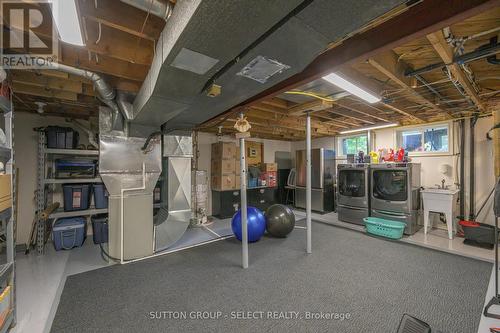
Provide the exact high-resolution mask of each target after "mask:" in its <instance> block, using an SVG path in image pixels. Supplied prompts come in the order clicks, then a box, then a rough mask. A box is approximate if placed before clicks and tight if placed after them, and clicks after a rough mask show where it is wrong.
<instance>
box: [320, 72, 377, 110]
mask: <svg viewBox="0 0 500 333" xmlns="http://www.w3.org/2000/svg"><path fill="white" fill-rule="evenodd" d="M323 79H324V80H326V81H328V82H330V83H331V84H334V85H336V86H337V87H339V88H342V89H344V90H345V91H348V92H350V93H351V94H353V95H355V96H358V97H359V98H361V99H364V100H365V101H367V102H368V103H376V102H380V97H378V96H375V95H374V94H372V93H370V92H368V91H366V90H364V89H362V88H360V87H358V86H357V85H355V84H352V83H351V82H349V81H347V80H346V79H344V78H342V77H340V76H338V75H337V74H335V73H331V74H328V75H326V76H323Z"/></svg>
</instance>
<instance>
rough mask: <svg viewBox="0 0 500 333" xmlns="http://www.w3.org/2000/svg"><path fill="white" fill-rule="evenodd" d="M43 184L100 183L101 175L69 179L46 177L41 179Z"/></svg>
mask: <svg viewBox="0 0 500 333" xmlns="http://www.w3.org/2000/svg"><path fill="white" fill-rule="evenodd" d="M43 182H44V183H45V184H86V183H102V179H101V177H98V178H71V179H55V178H46V179H44V180H43Z"/></svg>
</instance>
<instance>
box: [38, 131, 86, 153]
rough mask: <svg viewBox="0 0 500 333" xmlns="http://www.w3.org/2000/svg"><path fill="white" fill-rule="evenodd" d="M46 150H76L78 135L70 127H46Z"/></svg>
mask: <svg viewBox="0 0 500 333" xmlns="http://www.w3.org/2000/svg"><path fill="white" fill-rule="evenodd" d="M45 135H46V136H47V148H58V149H76V147H78V142H79V138H80V137H79V133H78V132H77V131H75V130H74V129H72V128H71V127H60V126H48V127H46V128H45Z"/></svg>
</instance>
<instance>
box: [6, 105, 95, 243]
mask: <svg viewBox="0 0 500 333" xmlns="http://www.w3.org/2000/svg"><path fill="white" fill-rule="evenodd" d="M49 125H56V126H69V123H67V122H65V121H64V118H61V117H47V116H41V115H38V114H33V113H25V112H18V113H16V114H15V117H14V145H15V166H16V168H17V169H18V175H19V188H18V190H19V191H18V200H19V201H18V202H19V207H18V212H17V244H25V243H26V242H27V241H28V238H29V234H30V231H31V225H32V223H33V219H34V217H35V211H36V204H35V191H36V177H37V147H38V134H37V133H36V132H35V131H33V128H35V127H44V126H49ZM80 142H81V143H83V144H88V140H87V138H86V137H85V135H84V134H83V133H80ZM56 186H59V185H56ZM59 190H60V188H59ZM55 199H56V200H60V199H61V197H60V196H59V197H55ZM61 204H62V202H61Z"/></svg>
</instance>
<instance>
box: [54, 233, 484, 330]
mask: <svg viewBox="0 0 500 333" xmlns="http://www.w3.org/2000/svg"><path fill="white" fill-rule="evenodd" d="M313 242H314V243H313V254H310V255H307V254H305V253H304V248H305V230H300V229H296V230H294V231H293V232H292V234H290V235H289V237H288V238H286V239H275V238H268V237H264V238H263V239H261V240H260V241H259V242H257V243H254V244H251V245H250V268H249V269H247V270H243V269H241V267H240V260H241V257H240V255H241V253H240V243H239V242H237V241H236V240H234V239H230V240H226V241H220V242H217V243H212V244H209V245H206V246H202V247H197V248H193V249H189V250H185V251H182V252H178V253H175V254H170V255H166V256H163V257H158V258H154V259H150V260H147V261H142V262H138V263H133V264H129V265H124V266H118V265H116V266H110V267H106V268H102V269H98V270H94V271H90V272H86V273H82V274H77V275H73V276H70V277H68V279H67V281H66V285H65V287H64V290H63V293H62V296H61V301H60V304H59V307H58V310H57V313H56V316H55V319H54V322H53V325H52V332H265V331H266V332H346V333H348V332H356V333H359V332H384V333H386V332H387V333H390V332H396V329H397V327H398V324H399V320H400V318H401V316H402V315H403V314H404V313H409V314H412V315H414V316H417V317H419V318H421V319H422V320H424V321H427V322H428V323H429V324H431V326H432V327H433V329H438V330H441V331H443V332H453V333H456V332H467V333H472V332H476V331H477V327H478V325H479V320H480V317H481V311H482V306H483V302H484V299H485V294H486V288H487V286H488V281H489V278H490V274H491V269H492V265H491V264H489V263H486V262H480V261H476V260H473V259H468V258H464V257H460V256H455V255H451V254H447V253H442V252H436V251H432V250H429V249H425V248H420V247H416V246H412V245H408V244H404V243H401V242H393V241H386V240H383V239H378V238H374V237H370V236H367V235H364V234H362V233H359V232H355V231H350V230H345V229H341V228H336V227H332V226H328V225H323V224H320V223H314V224H313ZM202 311H207V313H204V314H203V315H210V316H212V317H217V316H218V317H219V318H218V319H210V318H208V319H190V317H191V316H193V315H194V316H196V315H197V312H202ZM259 311H264V313H262V314H261V313H260V312H259ZM287 311H290V312H294V313H295V312H297V313H298V314H297V317H295V314H293V315H292V314H288V313H286V312H287ZM247 312H252V313H251V314H248V313H247ZM268 312H276V313H273V314H272V315H271V314H269V313H268ZM308 313H318V314H317V315H319V314H322V315H323V316H328V314H331V313H333V314H335V313H336V314H337V315H332V317H333V318H328V317H323V318H315V319H308V317H307V316H308ZM184 315H185V316H186V319H184V318H182V317H183V316H184ZM284 315H288V316H289V318H278V319H274V316H277V317H280V316H284ZM177 316H181V318H177V319H176V318H175V317H177ZM238 316H241V317H239V318H238ZM260 317H262V319H261V318H260ZM290 317H293V318H290Z"/></svg>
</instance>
